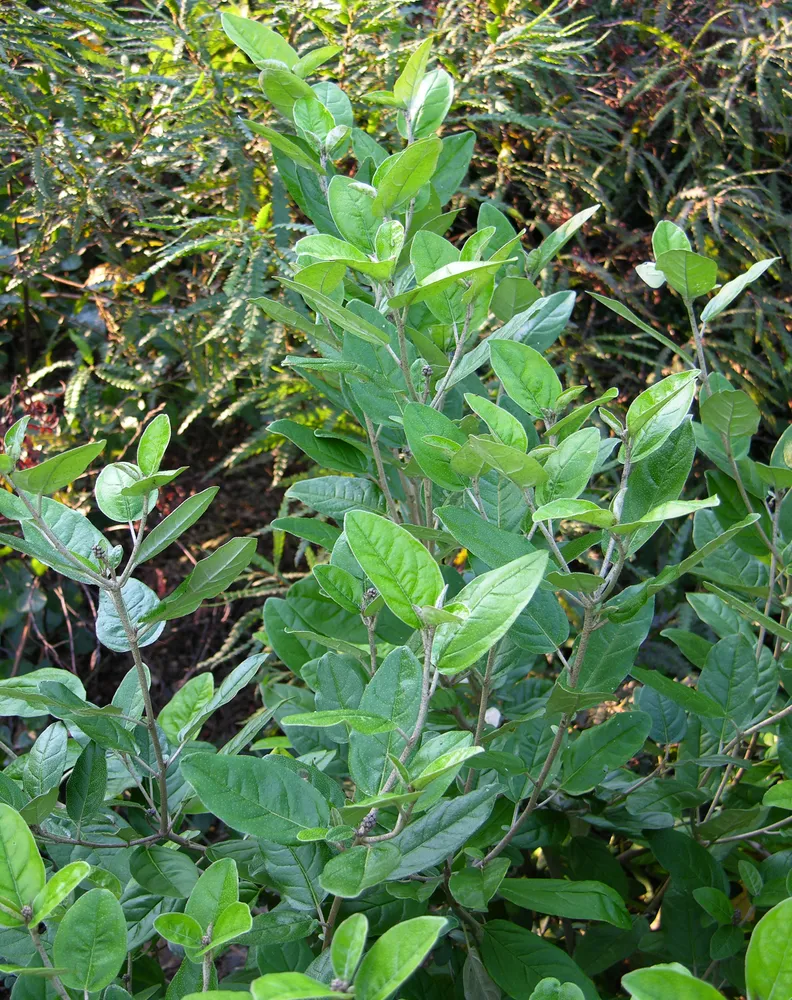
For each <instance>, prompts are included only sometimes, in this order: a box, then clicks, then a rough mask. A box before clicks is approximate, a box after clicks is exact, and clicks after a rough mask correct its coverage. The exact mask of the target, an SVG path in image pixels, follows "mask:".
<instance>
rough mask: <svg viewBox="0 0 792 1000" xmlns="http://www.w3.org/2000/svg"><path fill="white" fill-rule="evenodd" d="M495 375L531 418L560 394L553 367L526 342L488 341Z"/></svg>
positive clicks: (541, 412)
mask: <svg viewBox="0 0 792 1000" xmlns="http://www.w3.org/2000/svg"><path fill="white" fill-rule="evenodd" d="M490 358H491V361H492V367H493V369H494V371H495V374H496V375H497V376H498V378H499V379H500V380H501V382H502V383H503V388H504V389H505V390H506V392H507V394H508V395H509V397H510V398H511V399H513V400H514V402H515V403H516V404H517V405H518V406H520V407H522V409H523V410H525V412H526V413H530V415H531V416H532V417H543V416H544V414H545V411H546V410H552V409H553V406H554V404H555V401H556V400H557V399H558V397H559V396H560V395H561V383H560V382H559V380H558V376H557V375H556V373H555V372H554V371H553V369H552V367H551V366H550V365H549V364H548V362H547V361H545V359H544V358H543V357H542V355H541V354H540V353H539V352H538V351H535V350H534V349H533V348H532V347H529V346H528V345H527V344H521V343H518V342H517V341H513V340H496V341H493V342H492V343H491V344H490Z"/></svg>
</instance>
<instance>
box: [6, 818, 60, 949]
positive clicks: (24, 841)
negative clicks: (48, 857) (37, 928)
mask: <svg viewBox="0 0 792 1000" xmlns="http://www.w3.org/2000/svg"><path fill="white" fill-rule="evenodd" d="M43 888H44V862H43V861H42V860H41V855H40V854H39V852H38V848H37V847H36V842H35V840H34V839H33V834H32V833H31V832H30V830H29V829H28V826H27V823H25V821H24V820H23V819H22V817H21V816H20V815H19V813H18V812H17V811H16V810H15V809H12V808H11V806H8V805H6V804H5V803H0V900H2V901H3V902H4V903H6V904H8V903H10V904H11V905H12V906H13V907H14V908H15V909H16V910H19V911H21V910H22V907H23V906H32V905H33V901H34V900H35V899H36V897H37V896H38V894H39V893H40V892H41V890H42V889H43ZM22 923H24V921H23V920H22V918H21V917H20V918H19V920H18V921H17V920H15V919H14V918H13V917H10V916H9V915H8V914H7V913H5V912H4V911H3V910H0V927H18V926H19V925H20V924H22ZM56 964H57V963H56Z"/></svg>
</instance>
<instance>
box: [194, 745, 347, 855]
mask: <svg viewBox="0 0 792 1000" xmlns="http://www.w3.org/2000/svg"><path fill="white" fill-rule="evenodd" d="M181 770H182V774H183V775H184V777H185V778H186V779H187V781H189V782H190V784H191V785H192V786H193V788H194V789H195V792H196V794H197V795H198V797H199V798H200V800H201V802H202V803H203V804H204V806H205V807H206V808H207V809H209V810H210V811H211V812H213V813H214V814H215V815H216V816H218V817H219V818H220V819H221V820H222V821H223V822H224V823H227V824H228V825H229V826H230V827H232V828H233V829H235V830H238V831H239V832H240V833H249V834H251V835H252V836H254V837H264V838H265V839H266V840H272V841H274V842H275V843H276V844H285V845H288V844H296V843H299V841H298V840H297V834H298V833H299V831H300V830H310V829H314V828H315V827H318V826H327V825H328V820H329V818H330V806H329V805H328V803H327V801H326V800H325V798H324V797H323V796H322V795H321V794H320V793H319V792H318V791H317V790H316V789H315V788H314V787H313V785H311V784H309V783H308V782H306V781H303V779H302V778H300V777H299V775H298V774H295V772H294V771H291V770H290V769H289V768H288V767H287V766H286V765H285V763H284V761H283V760H279V759H278V758H277V757H276V756H273V755H271V756H268V757H265V758H263V759H259V758H257V757H228V756H224V755H219V754H208V753H194V754H191V755H190V756H189V757H187V758H186V759H185V760H183V761H182V766H181Z"/></svg>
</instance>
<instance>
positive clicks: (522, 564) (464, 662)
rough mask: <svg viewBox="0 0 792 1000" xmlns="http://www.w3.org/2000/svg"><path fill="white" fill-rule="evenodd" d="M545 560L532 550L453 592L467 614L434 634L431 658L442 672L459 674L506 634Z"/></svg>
mask: <svg viewBox="0 0 792 1000" xmlns="http://www.w3.org/2000/svg"><path fill="white" fill-rule="evenodd" d="M547 559H548V555H547V553H546V552H531V553H529V554H528V555H526V556H521V557H520V558H519V559H515V560H513V561H512V562H509V563H506V565H505V566H499V567H498V568H496V569H493V570H490V571H489V572H488V573H483V574H482V575H481V576H478V577H476V578H475V579H474V580H472V581H471V582H470V583H469V584H467V586H465V587H464V588H463V589H462V590H461V591H460V592H459V594H457V595H456V597H455V601H456V602H458V603H461V604H463V605H465V606H466V607H467V608H469V609H470V614H469V616H468V617H467V618H466V619H465V621H464V622H463V623H462V624H461V625H455V624H451V623H449V624H445V625H440V626H439V627H438V629H437V632H436V633H435V639H434V645H433V657H434V658H435V662H436V663H437V669H438V670H440V671H441V673H444V674H456V673H459V671H460V670H464V669H465V668H466V667H469V666H470V665H471V664H473V663H475V662H476V660H478V659H479V658H480V657H481V656H483V655H484V653H486V652H487V650H488V649H490V648H491V647H492V646H494V645H495V643H496V642H497V641H498V640H499V639H500V638H501V636H503V635H505V634H506V632H507V631H508V630H509V628H510V626H511V625H512V624H513V622H514V620H515V619H516V618H517V616H518V615H519V613H520V612H521V611H522V609H523V608H524V607H525V606H526V605H527V604H528V603H529V601H530V600H531V598H532V597H533V595H534V593H535V592H536V589H537V587H538V586H539V584H540V583H541V581H542V577H543V576H544V572H545V569H546V567H547Z"/></svg>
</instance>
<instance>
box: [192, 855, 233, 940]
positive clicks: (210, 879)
mask: <svg viewBox="0 0 792 1000" xmlns="http://www.w3.org/2000/svg"><path fill="white" fill-rule="evenodd" d="M238 899H239V876H238V873H237V866H236V862H235V861H234V859H233V858H221V859H220V860H219V861H215V862H213V863H212V864H211V865H209V867H208V868H207V869H206V871H204V872H202V873H201V877H200V878H199V879H198V882H197V883H196V885H195V888H194V889H193V890H192V892H191V893H190V898H189V899H188V900H187V906H186V907H185V913H186V914H187V915H188V916H190V917H192V918H193V919H194V920H196V921H197V922H198V925H199V927H200V929H201V930H202V931H206V930H208V928H209V926H210V924H211V925H214V924H215V923H217V919H218V917H219V916H220V914H221V913H222V912H223V911H224V910H225V909H226V908H227V907H229V906H231V904H232V903H236V902H237V900H238Z"/></svg>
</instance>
